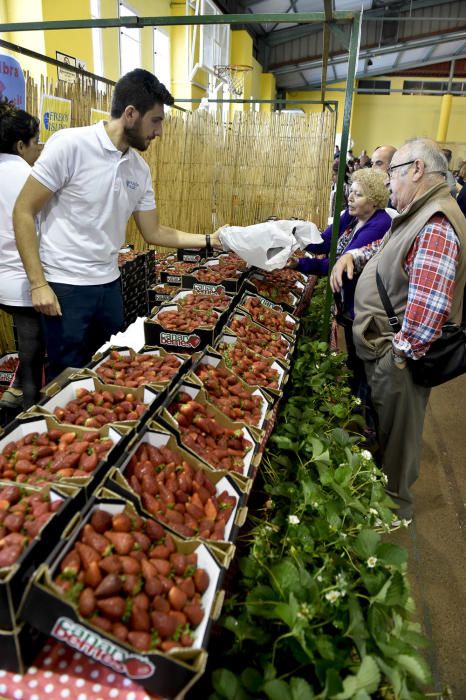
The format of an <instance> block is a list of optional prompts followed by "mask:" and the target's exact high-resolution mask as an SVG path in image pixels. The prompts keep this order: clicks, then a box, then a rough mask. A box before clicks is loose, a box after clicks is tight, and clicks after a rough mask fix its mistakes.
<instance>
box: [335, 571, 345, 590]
mask: <svg viewBox="0 0 466 700" xmlns="http://www.w3.org/2000/svg"><path fill="white" fill-rule="evenodd" d="M335 583H336V584H337V586H340V587H342V586H346V577H345V574H337V575H336V576H335Z"/></svg>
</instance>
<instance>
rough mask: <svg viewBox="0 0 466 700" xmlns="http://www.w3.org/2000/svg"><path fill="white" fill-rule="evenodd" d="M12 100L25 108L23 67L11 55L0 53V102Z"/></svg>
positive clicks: (19, 106) (19, 107) (20, 107)
mask: <svg viewBox="0 0 466 700" xmlns="http://www.w3.org/2000/svg"><path fill="white" fill-rule="evenodd" d="M6 101H9V102H14V103H15V105H16V106H17V107H18V109H26V107H25V105H26V83H25V81H24V75H23V69H22V68H21V66H20V64H19V63H18V61H17V60H16V59H15V58H13V57H12V56H7V55H6V54H0V102H6Z"/></svg>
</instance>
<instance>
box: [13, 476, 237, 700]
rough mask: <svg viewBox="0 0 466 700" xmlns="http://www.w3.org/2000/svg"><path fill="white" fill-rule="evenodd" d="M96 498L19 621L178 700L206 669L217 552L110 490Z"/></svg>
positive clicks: (39, 577) (217, 595)
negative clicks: (182, 537)
mask: <svg viewBox="0 0 466 700" xmlns="http://www.w3.org/2000/svg"><path fill="white" fill-rule="evenodd" d="M101 496H102V497H99V498H95V499H92V500H91V502H90V504H89V507H88V509H87V510H86V511H85V513H83V518H82V521H81V522H80V523H79V525H77V526H76V527H74V528H73V529H70V531H69V532H65V533H64V535H63V539H62V542H61V543H60V545H59V546H58V547H57V548H56V549H55V551H54V552H53V553H52V554H51V556H50V557H49V559H48V560H47V562H46V563H45V564H44V565H42V566H41V567H40V569H39V570H38V571H37V573H36V575H35V576H34V579H33V581H32V585H31V589H30V593H29V596H28V598H27V601H26V604H25V606H24V610H23V617H24V619H26V620H27V621H28V622H30V624H32V625H34V627H37V629H39V630H40V631H41V632H42V633H44V634H48V635H51V636H53V637H55V638H56V639H58V640H60V641H61V642H63V643H65V644H68V645H69V646H71V647H72V648H74V649H76V651H79V652H81V653H83V654H85V655H86V656H88V657H89V658H91V659H94V660H96V661H99V662H100V663H103V664H104V665H106V666H108V667H109V668H111V669H112V670H114V671H116V672H118V673H122V674H124V675H126V676H127V677H128V678H131V679H133V680H135V681H137V682H139V683H141V685H143V686H144V687H145V688H146V689H147V690H148V691H149V692H151V693H157V694H160V695H162V696H163V697H166V698H172V697H175V696H176V695H178V694H179V693H181V692H182V691H184V690H186V689H187V688H188V687H189V686H190V685H191V684H192V683H193V682H194V681H195V680H196V679H197V678H198V677H199V675H200V674H201V673H202V672H203V670H204V668H205V662H206V656H207V654H206V651H205V649H206V646H207V642H208V638H209V634H210V628H211V624H212V619H213V618H215V617H216V616H218V614H219V612H220V608H221V604H222V602H223V592H222V591H221V590H220V585H221V581H222V579H223V575H224V569H223V567H222V565H221V564H219V561H218V557H219V556H220V555H219V553H218V552H217V553H216V555H215V556H214V555H213V553H212V552H211V551H210V550H209V548H208V547H207V546H206V545H205V544H203V543H201V542H199V541H196V540H191V541H189V542H188V541H183V540H180V539H179V538H177V537H175V536H172V535H171V534H170V533H169V532H168V531H167V530H165V529H164V528H163V527H162V526H161V525H160V524H159V523H156V521H154V520H152V519H150V518H141V517H140V515H139V514H138V513H137V511H136V510H135V509H134V508H133V507H132V506H131V504H128V503H126V502H125V501H124V500H123V499H121V498H118V497H115V496H113V497H112V496H111V495H109V493H108V492H107V491H106V490H103V491H102V492H101ZM128 523H129V525H128ZM86 542H88V543H89V542H92V544H86ZM107 542H108V544H111V546H110V547H108V546H107ZM136 545H137V546H136ZM121 552H125V554H123V553H121ZM132 555H134V556H132ZM136 569H138V570H139V571H140V573H139V574H130V573H125V572H126V571H131V570H133V571H135V570H136ZM109 571H113V572H114V573H108V572H109ZM117 572H118V573H117ZM161 572H165V575H164V574H163V573H161ZM131 577H133V578H131ZM133 579H134V581H137V583H138V585H137V586H135V587H134V586H133ZM164 611H165V612H164Z"/></svg>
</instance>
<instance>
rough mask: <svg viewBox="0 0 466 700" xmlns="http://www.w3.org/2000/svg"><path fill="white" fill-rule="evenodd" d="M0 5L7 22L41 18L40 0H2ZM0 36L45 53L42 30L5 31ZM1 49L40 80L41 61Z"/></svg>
mask: <svg viewBox="0 0 466 700" xmlns="http://www.w3.org/2000/svg"><path fill="white" fill-rule="evenodd" d="M2 5H3V8H2V9H3V12H4V14H5V20H6V21H7V22H26V21H29V22H41V21H42V19H43V17H42V2H41V0H3V2H2ZM0 38H1V39H4V40H5V41H11V42H12V43H13V44H18V45H19V46H25V47H26V48H28V49H30V50H31V51H37V53H41V54H43V53H45V41H44V32H40V31H35V32H8V33H6V32H5V33H2V34H0ZM1 51H2V52H5V53H10V54H11V55H12V56H13V57H14V58H16V60H17V61H19V63H20V64H21V67H22V68H23V70H27V71H29V72H30V73H31V75H32V77H33V78H34V80H35V81H36V82H39V81H40V76H41V74H42V73H44V64H43V63H39V61H37V60H35V59H34V58H28V57H27V56H22V55H21V54H18V53H14V52H13V51H7V50H6V49H1Z"/></svg>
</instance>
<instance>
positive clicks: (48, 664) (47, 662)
mask: <svg viewBox="0 0 466 700" xmlns="http://www.w3.org/2000/svg"><path fill="white" fill-rule="evenodd" d="M51 663H52V659H51V658H50V656H47V658H46V659H44V666H50V664H51Z"/></svg>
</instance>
